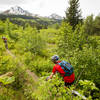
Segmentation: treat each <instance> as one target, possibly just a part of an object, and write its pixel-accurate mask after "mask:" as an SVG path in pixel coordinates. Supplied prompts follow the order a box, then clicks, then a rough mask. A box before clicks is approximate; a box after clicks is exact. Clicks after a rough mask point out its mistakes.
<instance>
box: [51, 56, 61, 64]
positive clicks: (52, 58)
mask: <svg viewBox="0 0 100 100" xmlns="http://www.w3.org/2000/svg"><path fill="white" fill-rule="evenodd" d="M58 59H59V56H57V55H54V56H52V57H51V60H52V62H53V63H55V64H56V63H57V61H58Z"/></svg>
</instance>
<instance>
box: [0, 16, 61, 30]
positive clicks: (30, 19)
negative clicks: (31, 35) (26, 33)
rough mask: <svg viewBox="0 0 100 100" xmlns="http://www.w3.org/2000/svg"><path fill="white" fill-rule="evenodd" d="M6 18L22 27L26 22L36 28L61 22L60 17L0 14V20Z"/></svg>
mask: <svg viewBox="0 0 100 100" xmlns="http://www.w3.org/2000/svg"><path fill="white" fill-rule="evenodd" d="M7 18H9V19H10V21H11V22H12V23H14V24H18V25H21V26H23V27H24V26H25V24H26V23H29V24H30V25H31V26H32V27H37V29H41V28H47V27H48V26H50V25H53V24H58V25H60V24H61V22H62V20H61V19H52V18H48V17H36V16H26V15H9V14H0V19H1V20H4V21H5V20H6V19H7Z"/></svg>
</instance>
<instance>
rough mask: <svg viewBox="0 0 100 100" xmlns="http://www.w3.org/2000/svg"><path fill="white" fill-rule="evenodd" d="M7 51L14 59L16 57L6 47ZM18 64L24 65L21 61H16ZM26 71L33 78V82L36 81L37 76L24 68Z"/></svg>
mask: <svg viewBox="0 0 100 100" xmlns="http://www.w3.org/2000/svg"><path fill="white" fill-rule="evenodd" d="M7 53H8V54H9V55H10V56H12V57H13V58H14V59H16V56H15V55H14V54H12V53H11V52H10V51H9V50H8V49H7ZM18 64H19V66H24V64H22V63H21V62H19V63H18ZM26 73H27V74H28V75H29V76H30V77H31V78H32V79H33V80H34V82H37V81H38V79H39V77H38V76H37V75H36V74H35V73H34V72H31V71H30V70H29V69H27V70H26Z"/></svg>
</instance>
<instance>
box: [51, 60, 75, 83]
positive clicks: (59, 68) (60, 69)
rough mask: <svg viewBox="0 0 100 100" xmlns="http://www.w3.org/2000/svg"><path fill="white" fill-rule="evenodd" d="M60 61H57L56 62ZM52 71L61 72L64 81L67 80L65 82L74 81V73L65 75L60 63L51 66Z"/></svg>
mask: <svg viewBox="0 0 100 100" xmlns="http://www.w3.org/2000/svg"><path fill="white" fill-rule="evenodd" d="M59 62H61V61H58V63H59ZM52 72H53V73H54V74H55V72H59V73H60V74H61V76H62V77H63V78H64V82H67V83H72V82H74V80H75V75H74V73H73V74H71V75H70V76H65V72H64V70H63V69H62V68H61V66H60V65H58V64H55V66H54V67H53V70H52Z"/></svg>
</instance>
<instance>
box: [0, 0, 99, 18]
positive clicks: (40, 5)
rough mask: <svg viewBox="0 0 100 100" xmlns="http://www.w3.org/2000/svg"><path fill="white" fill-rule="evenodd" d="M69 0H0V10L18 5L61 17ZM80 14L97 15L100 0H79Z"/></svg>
mask: <svg viewBox="0 0 100 100" xmlns="http://www.w3.org/2000/svg"><path fill="white" fill-rule="evenodd" d="M68 1H69V0H0V11H5V10H7V9H10V7H14V6H20V7H21V8H23V9H24V10H27V11H29V12H31V13H33V14H38V15H40V16H49V15H51V14H52V13H56V14H58V15H60V16H62V17H64V16H65V11H66V9H67V8H68V7H69V4H68ZM79 3H80V7H79V8H80V9H81V11H82V16H83V17H84V18H85V17H86V16H89V15H91V14H93V15H94V16H97V15H98V14H99V13H100V0H79Z"/></svg>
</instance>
